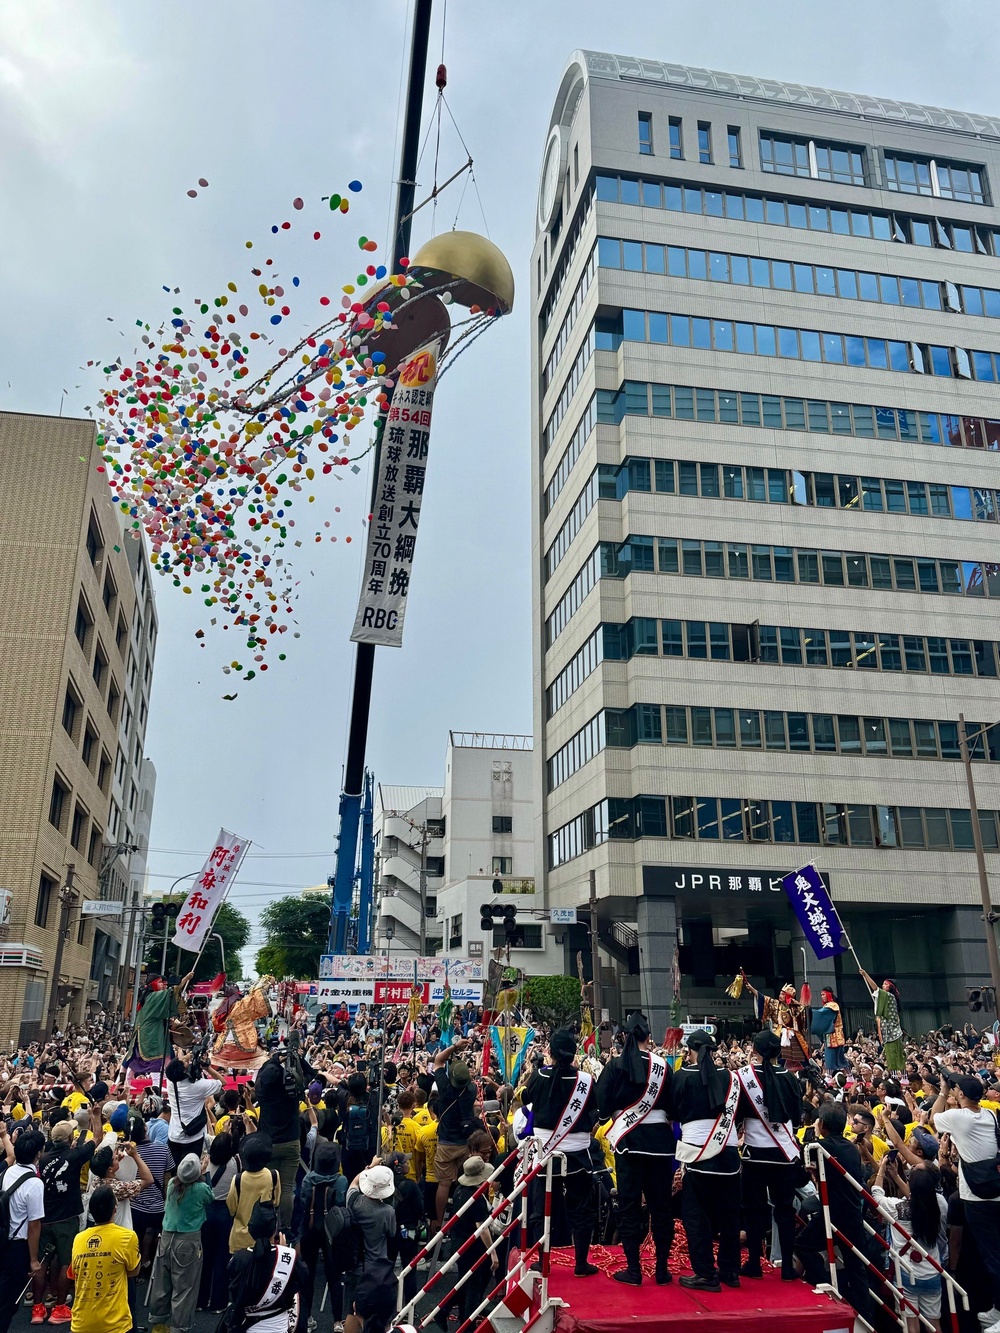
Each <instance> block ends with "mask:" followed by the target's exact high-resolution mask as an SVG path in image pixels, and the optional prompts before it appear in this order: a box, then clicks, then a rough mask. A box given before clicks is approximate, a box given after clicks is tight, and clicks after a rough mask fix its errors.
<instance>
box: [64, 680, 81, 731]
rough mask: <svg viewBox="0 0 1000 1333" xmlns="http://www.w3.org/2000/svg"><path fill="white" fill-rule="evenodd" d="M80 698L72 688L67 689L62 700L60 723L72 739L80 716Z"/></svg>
mask: <svg viewBox="0 0 1000 1333" xmlns="http://www.w3.org/2000/svg"><path fill="white" fill-rule="evenodd" d="M80 708H81V704H80V700H79V699H78V698H77V697H76V696H75V694H74V693H73V691H72V689H67V691H66V697H65V699H64V700H63V711H62V724H63V730H64V731H66V732H67V733H68V734H69V735H70V736H72V737H73V739H74V740H75V739H76V724H77V721H78V720H79V717H80Z"/></svg>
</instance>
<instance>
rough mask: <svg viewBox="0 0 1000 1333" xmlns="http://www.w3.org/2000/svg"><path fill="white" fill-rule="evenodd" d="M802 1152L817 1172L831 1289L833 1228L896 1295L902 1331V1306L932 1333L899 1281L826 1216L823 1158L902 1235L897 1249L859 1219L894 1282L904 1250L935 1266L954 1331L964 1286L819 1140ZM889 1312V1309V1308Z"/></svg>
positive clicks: (834, 1283) (834, 1276) (966, 1301)
mask: <svg viewBox="0 0 1000 1333" xmlns="http://www.w3.org/2000/svg"><path fill="white" fill-rule="evenodd" d="M813 1154H815V1157H816V1162H815V1163H812V1162H811V1161H810V1158H811V1156H812V1155H813ZM804 1156H805V1160H806V1164H807V1165H816V1167H817V1169H818V1173H819V1185H820V1204H821V1206H822V1209H823V1222H824V1226H825V1229H826V1237H827V1257H828V1259H829V1263H830V1284H831V1286H832V1287H833V1290H834V1292H835V1293H836V1294H837V1295H838V1296H839V1295H840V1290H839V1287H838V1283H837V1269H836V1256H835V1254H834V1248H833V1233H834V1232H836V1236H837V1239H838V1240H840V1242H841V1244H843V1245H845V1246H847V1248H848V1249H850V1250H851V1251H852V1252H853V1253H854V1254H856V1255H857V1257H858V1258H859V1259H860V1260H861V1261H862V1263H863V1264H864V1265H865V1267H866V1268H868V1269H870V1270H872V1271H873V1272H875V1273H876V1274H878V1278H879V1280H880V1281H881V1282H884V1283H885V1284H886V1286H887V1287H888V1288H889V1290H890V1291H891V1292H892V1293H893V1295H894V1296H895V1297H896V1300H897V1302H898V1303H899V1306H900V1310H899V1316H898V1317H899V1319H900V1324H901V1327H902V1328H903V1333H905V1323H906V1317H905V1314H904V1309H905V1310H908V1311H909V1312H910V1315H911V1317H913V1318H916V1319H918V1320H919V1321H920V1323H921V1324H922V1325H924V1326H925V1327H926V1328H928V1329H930V1330H931V1333H933V1330H934V1325H933V1324H932V1323H931V1322H930V1320H929V1319H927V1318H926V1317H925V1316H924V1315H922V1314H921V1313H920V1311H919V1310H918V1309H917V1308H916V1307H915V1306H914V1304H913V1302H912V1301H911V1300H910V1299H909V1298H908V1297H907V1296H906V1295H905V1294H904V1292H903V1290H902V1289H901V1286H900V1285H895V1286H894V1285H893V1283H892V1282H890V1281H889V1280H888V1279H887V1278H886V1276H885V1274H884V1273H882V1272H880V1270H879V1269H878V1268H876V1267H875V1265H874V1264H873V1263H872V1262H871V1260H870V1259H869V1258H868V1256H867V1255H865V1254H862V1252H861V1251H860V1250H859V1249H858V1248H857V1246H856V1245H854V1243H853V1242H852V1241H850V1240H848V1239H847V1237H846V1236H844V1234H843V1233H842V1232H841V1231H840V1230H839V1228H836V1227H834V1226H833V1223H832V1220H831V1218H830V1200H829V1194H828V1191H827V1181H826V1164H827V1162H832V1163H833V1165H834V1166H835V1167H836V1168H837V1170H838V1171H839V1172H840V1175H841V1177H842V1178H843V1179H844V1180H846V1181H847V1183H848V1184H849V1185H850V1186H851V1188H852V1189H853V1190H855V1192H856V1193H858V1194H860V1195H861V1197H862V1198H863V1199H865V1200H866V1201H867V1202H868V1203H869V1204H871V1206H872V1207H873V1208H874V1209H875V1211H876V1212H877V1213H878V1215H879V1216H880V1217H881V1218H882V1219H883V1220H884V1221H885V1222H887V1223H888V1224H889V1226H890V1228H892V1229H893V1230H894V1231H896V1232H897V1233H898V1234H899V1235H900V1236H902V1237H903V1238H904V1240H905V1242H906V1244H905V1245H904V1247H903V1249H902V1250H899V1251H897V1250H896V1248H895V1247H894V1246H892V1245H890V1244H889V1242H888V1241H887V1240H885V1238H884V1237H882V1236H879V1234H878V1232H877V1231H875V1229H874V1228H873V1227H871V1226H869V1224H868V1223H867V1222H864V1221H863V1223H862V1224H863V1225H864V1227H865V1229H866V1230H867V1231H868V1232H869V1234H871V1235H873V1236H875V1237H876V1238H877V1239H878V1241H879V1242H880V1244H882V1246H883V1247H884V1248H885V1249H888V1250H890V1251H891V1253H892V1255H893V1263H894V1267H895V1270H896V1279H897V1284H898V1283H899V1282H900V1261H901V1259H902V1257H903V1255H904V1254H905V1253H906V1251H907V1250H912V1251H913V1255H914V1258H915V1260H917V1261H919V1262H926V1263H927V1264H929V1265H930V1267H931V1268H933V1269H934V1270H935V1272H936V1273H937V1274H938V1276H939V1277H940V1278H941V1280H942V1282H943V1284H944V1287H945V1289H946V1291H947V1293H948V1313H949V1314H950V1316H951V1326H952V1330H953V1333H958V1313H957V1311H958V1300H957V1298H958V1297H961V1299H962V1308H963V1310H968V1308H969V1297H968V1294H967V1293H966V1291H965V1288H964V1287H962V1286H960V1285H959V1283H958V1282H956V1281H955V1279H954V1277H952V1275H951V1273H949V1272H948V1271H947V1269H945V1268H942V1266H941V1265H940V1264H939V1263H938V1261H937V1260H936V1259H935V1258H934V1257H933V1256H932V1255H931V1254H929V1253H928V1252H927V1251H926V1250H925V1249H924V1248H923V1246H921V1245H920V1243H919V1242H918V1241H916V1240H914V1238H913V1236H912V1235H911V1234H910V1233H909V1232H908V1231H907V1229H906V1228H905V1227H904V1226H903V1225H902V1223H901V1222H899V1221H897V1219H896V1218H894V1217H893V1216H892V1214H891V1213H890V1212H889V1210H888V1209H887V1208H885V1207H883V1205H882V1204H881V1203H880V1202H879V1201H878V1199H876V1198H875V1196H874V1195H873V1194H871V1193H870V1192H869V1191H868V1190H866V1189H865V1187H864V1186H863V1185H860V1184H858V1182H857V1181H856V1180H855V1179H854V1177H853V1176H852V1175H851V1174H850V1172H849V1171H847V1169H846V1168H845V1167H844V1166H843V1165H841V1163H840V1162H838V1161H837V1159H836V1157H834V1156H833V1154H832V1153H830V1152H828V1151H827V1150H826V1148H824V1147H823V1145H822V1144H821V1143H807V1144H806V1145H805V1153H804ZM876 1299H878V1297H876ZM879 1303H880V1304H881V1305H882V1307H883V1309H886V1310H887V1309H888V1307H887V1306H886V1305H885V1303H884V1302H883V1301H879ZM890 1313H892V1312H891V1311H890ZM894 1317H895V1316H894Z"/></svg>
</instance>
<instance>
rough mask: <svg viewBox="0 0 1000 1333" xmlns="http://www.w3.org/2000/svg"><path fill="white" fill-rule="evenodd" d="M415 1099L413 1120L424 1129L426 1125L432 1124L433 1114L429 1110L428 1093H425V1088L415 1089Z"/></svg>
mask: <svg viewBox="0 0 1000 1333" xmlns="http://www.w3.org/2000/svg"><path fill="white" fill-rule="evenodd" d="M413 1098H414V1105H413V1117H412V1118H413V1120H414V1121H416V1123H417V1125H418V1126H419V1127H420V1128H421V1129H423V1127H424V1125H429V1124H430V1123H431V1113H430V1111H428V1109H427V1093H426V1092H424V1090H423V1088H414V1089H413Z"/></svg>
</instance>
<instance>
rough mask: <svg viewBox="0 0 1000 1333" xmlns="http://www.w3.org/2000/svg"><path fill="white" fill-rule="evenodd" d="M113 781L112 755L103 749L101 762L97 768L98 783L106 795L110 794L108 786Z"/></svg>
mask: <svg viewBox="0 0 1000 1333" xmlns="http://www.w3.org/2000/svg"><path fill="white" fill-rule="evenodd" d="M110 782H111V756H110V755H109V754H108V752H107V750H102V751H101V762H100V765H99V766H98V769H97V785H98V786H99V787H100V789H101V791H102V792H104V794H105V796H106V795H107V794H108V786H109V784H110Z"/></svg>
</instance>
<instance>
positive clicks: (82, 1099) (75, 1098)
mask: <svg viewBox="0 0 1000 1333" xmlns="http://www.w3.org/2000/svg"><path fill="white" fill-rule="evenodd" d="M59 1105H60V1106H65V1107H68V1108H69V1111H70V1112H71V1113H73V1112H75V1111H79V1109H80V1107H81V1106H89V1105H90V1098H89V1097H88V1096H87V1094H86V1093H85V1092H71V1093H70V1094H69V1096H68V1097H64V1098H63V1099H62V1101H61V1102H60V1103H59Z"/></svg>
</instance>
